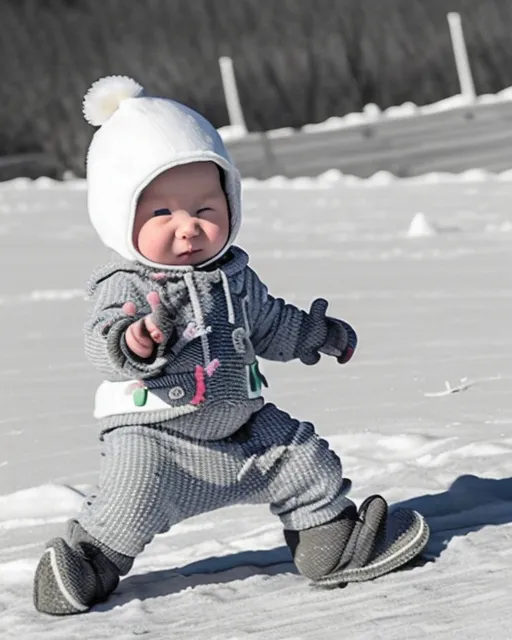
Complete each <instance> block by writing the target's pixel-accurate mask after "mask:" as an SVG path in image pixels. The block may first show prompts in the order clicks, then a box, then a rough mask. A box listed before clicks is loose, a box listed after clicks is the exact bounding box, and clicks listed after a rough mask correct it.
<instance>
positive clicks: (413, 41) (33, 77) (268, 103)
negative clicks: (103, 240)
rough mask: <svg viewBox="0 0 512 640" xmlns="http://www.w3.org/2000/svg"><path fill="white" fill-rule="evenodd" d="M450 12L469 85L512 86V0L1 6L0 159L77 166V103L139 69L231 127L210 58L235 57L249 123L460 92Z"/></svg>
mask: <svg viewBox="0 0 512 640" xmlns="http://www.w3.org/2000/svg"><path fill="white" fill-rule="evenodd" d="M449 11H458V12H460V13H461V15H462V20H463V27H464V32H465V36H466V41H467V45H468V49H469V55H470V60H471V65H472V70H473V74H474V79H475V85H476V89H477V92H478V93H479V94H482V93H493V92H496V91H499V90H500V89H503V88H504V87H506V86H509V85H512V64H511V62H512V61H511V57H512V54H511V53H510V51H511V48H512V47H511V44H512V42H511V41H512V35H511V34H512V2H511V1H510V0H314V1H313V0H138V1H137V0H2V2H1V3H0V80H1V81H0V104H1V107H0V167H1V160H2V156H4V157H5V156H13V155H16V154H29V153H36V154H37V153H43V154H46V156H47V158H48V159H49V160H48V162H49V163H50V164H51V165H52V168H51V170H50V173H51V171H54V174H55V175H59V173H61V172H62V171H64V170H66V169H71V170H73V171H74V172H75V173H76V174H78V175H82V174H83V167H84V152H85V149H86V146H87V144H88V142H89V140H90V137H91V135H92V132H93V130H92V128H91V127H90V126H88V125H87V124H86V123H85V121H84V120H83V118H82V115H81V100H82V97H83V94H84V92H85V91H86V90H87V88H88V87H89V86H90V84H91V83H92V82H93V81H94V80H96V79H97V78H99V77H100V76H102V75H106V74H126V75H130V76H133V77H134V78H135V79H137V80H138V81H139V82H140V83H141V84H143V85H144V86H145V88H146V89H147V90H148V91H149V92H154V93H156V94H160V95H166V96H169V97H173V98H175V99H176V100H179V101H181V102H185V103H187V104H189V105H190V106H192V107H194V108H196V109H198V110H200V111H201V112H203V113H204V114H205V115H206V116H207V117H208V118H210V119H211V120H212V121H213V123H214V124H215V125H216V126H217V127H220V126H223V125H226V124H228V117H227V111H226V107H225V103H224V96H223V92H222V85H221V78H220V72H219V67H218V58H219V56H221V55H228V56H231V57H232V58H233V60H234V65H235V71H236V75H237V81H238V86H239V91H240V97H241V101H242V106H243V110H244V114H245V118H246V122H247V125H248V128H249V130H252V131H256V130H257V131H261V130H268V129H274V128H279V127H290V126H291V127H300V126H302V125H304V124H306V123H310V122H321V121H322V120H325V119H326V118H328V117H330V116H335V115H338V116H340V115H344V114H346V113H348V112H351V111H360V110H361V109H362V107H363V106H364V105H365V104H367V103H369V102H374V103H376V104H378V105H379V106H380V107H381V108H386V107H388V106H391V105H396V104H401V103H402V102H404V101H409V100H410V101H413V102H415V103H416V104H419V105H421V104H426V103H430V102H435V101H437V100H440V99H442V98H445V97H448V96H450V95H453V94H455V93H458V92H459V85H458V81H457V75H456V70H455V64H454V60H453V53H452V49H451V43H450V36H449V30H448V25H447V20H446V14H447V13H448V12H449Z"/></svg>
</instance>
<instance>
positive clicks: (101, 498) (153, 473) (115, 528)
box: [78, 404, 351, 557]
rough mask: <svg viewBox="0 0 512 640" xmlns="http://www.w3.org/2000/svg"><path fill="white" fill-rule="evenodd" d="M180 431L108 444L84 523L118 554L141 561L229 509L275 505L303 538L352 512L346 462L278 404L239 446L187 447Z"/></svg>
mask: <svg viewBox="0 0 512 640" xmlns="http://www.w3.org/2000/svg"><path fill="white" fill-rule="evenodd" d="M171 425H172V423H168V424H167V425H166V426H167V429H166V428H164V427H163V426H160V427H155V426H154V425H151V426H127V427H120V428H117V429H115V430H114V431H111V432H108V433H106V434H105V436H104V442H105V451H104V454H103V458H102V462H103V464H102V469H101V474H100V482H99V491H98V493H97V495H94V496H90V497H89V498H88V500H87V501H86V503H85V504H84V507H83V510H82V512H81V514H80V515H79V517H78V521H79V523H80V524H81V526H82V527H83V528H84V529H85V530H86V531H87V532H88V533H89V534H90V535H91V536H93V537H94V538H96V539H97V540H98V541H100V542H101V543H103V544H105V545H107V546H108V547H110V549H112V550H114V551H117V552H119V553H122V554H124V555H127V556H131V557H135V556H137V555H138V554H139V553H140V552H141V551H142V550H143V549H144V547H145V545H147V544H148V543H149V542H150V541H151V540H152V539H153V537H154V536H155V535H156V534H158V533H164V532H165V531H168V530H169V528H170V527H171V526H172V525H173V524H176V523H178V522H180V521H183V520H185V519H186V518H189V517H191V516H195V515H199V514H201V513H207V512H209V511H213V510H215V509H219V508H221V507H226V506H229V505H235V504H265V503H266V504H269V505H270V509H271V511H272V513H274V514H276V515H277V516H279V517H280V518H281V521H282V523H283V525H284V528H285V529H291V530H300V529H306V528H309V527H313V526H316V525H318V524H322V523H324V522H327V521H328V520H330V519H332V518H334V517H335V516H337V515H338V514H339V513H340V512H341V511H342V510H343V509H344V508H345V507H346V506H347V505H349V504H351V503H350V501H349V499H348V498H346V497H345V496H344V495H343V491H342V472H341V463H340V460H339V458H338V456H337V455H336V454H335V453H334V452H333V451H331V450H330V449H329V447H328V445H327V442H326V441H325V440H322V439H321V438H320V437H318V435H317V434H316V433H315V431H314V428H313V426H312V425H311V424H310V423H307V422H299V421H298V420H294V419H293V418H291V417H290V416H289V415H288V414H287V413H285V412H284V411H281V410H279V409H278V408H277V407H276V406H275V405H273V404H266V405H265V406H264V407H263V408H262V409H260V410H259V411H258V412H256V413H255V414H254V415H253V416H252V418H251V421H250V423H249V425H248V426H249V428H248V429H247V430H245V428H243V429H242V431H241V432H240V434H238V435H239V436H240V437H234V438H232V439H230V440H216V441H199V440H192V439H187V438H186V437H185V436H183V435H181V434H180V435H178V434H176V433H172V432H170V431H169V430H168V428H169V427H170V426H171ZM244 433H245V434H247V435H248V436H249V437H248V438H247V439H245V440H244V438H243V437H242V436H243V435H244Z"/></svg>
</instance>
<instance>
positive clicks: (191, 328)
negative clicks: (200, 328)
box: [182, 322, 197, 341]
mask: <svg viewBox="0 0 512 640" xmlns="http://www.w3.org/2000/svg"><path fill="white" fill-rule="evenodd" d="M196 335H197V325H196V323H195V322H189V323H188V324H187V326H186V328H185V331H184V332H183V333H182V336H183V337H184V338H185V339H186V340H187V341H188V340H192V339H193V338H195V337H196Z"/></svg>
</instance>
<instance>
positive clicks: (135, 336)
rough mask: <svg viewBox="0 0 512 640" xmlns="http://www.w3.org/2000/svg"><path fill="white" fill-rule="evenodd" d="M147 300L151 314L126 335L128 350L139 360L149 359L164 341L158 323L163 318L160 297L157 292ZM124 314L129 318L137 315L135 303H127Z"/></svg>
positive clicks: (132, 327) (131, 328)
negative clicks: (156, 347) (158, 319)
mask: <svg viewBox="0 0 512 640" xmlns="http://www.w3.org/2000/svg"><path fill="white" fill-rule="evenodd" d="M146 300H147V301H148V302H149V306H150V307H151V313H149V314H148V315H146V316H144V317H143V318H141V319H140V320H137V321H136V322H134V323H133V324H131V325H130V326H129V327H128V329H127V330H126V333H125V339H126V344H127V346H128V349H130V351H131V352H132V353H134V354H135V355H137V356H139V358H149V357H150V356H151V355H152V353H153V351H154V349H155V346H156V345H158V344H161V343H162V342H163V341H164V334H163V331H162V329H161V328H160V326H159V323H158V322H157V317H159V316H160V317H161V304H160V296H159V295H158V293H157V292H156V291H152V292H151V293H148V295H147V297H146ZM123 312H124V313H126V315H128V316H134V315H135V314H136V313H137V307H136V306H135V304H134V303H133V302H125V304H124V305H123Z"/></svg>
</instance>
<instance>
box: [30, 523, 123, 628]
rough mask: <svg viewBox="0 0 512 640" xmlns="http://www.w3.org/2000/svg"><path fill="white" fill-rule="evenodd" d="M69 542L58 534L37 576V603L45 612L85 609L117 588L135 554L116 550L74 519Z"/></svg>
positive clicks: (40, 609) (47, 547) (46, 552)
mask: <svg viewBox="0 0 512 640" xmlns="http://www.w3.org/2000/svg"><path fill="white" fill-rule="evenodd" d="M68 539H69V544H68V542H66V541H65V540H64V539H63V538H54V539H53V540H50V541H49V542H48V543H47V545H46V550H45V552H44V554H43V556H42V557H41V560H40V561H39V564H38V566H37V569H36V573H35V578H34V591H33V598H34V606H35V608H36V609H37V610H38V611H40V612H41V613H48V614H51V615H57V616H58V615H69V614H73V613H83V612H85V611H87V610H88V609H89V608H90V607H91V606H92V605H94V604H96V603H98V602H102V601H104V600H106V599H107V598H108V596H109V595H110V594H111V593H112V591H114V589H115V588H116V587H117V585H118V583H119V576H120V575H123V574H125V573H127V572H128V571H129V569H130V567H131V565H132V564H133V558H129V557H128V556H123V555H122V554H120V553H117V552H115V551H112V550H111V549H109V548H108V547H106V546H105V545H101V544H100V543H99V542H98V541H97V540H95V539H94V538H92V537H91V536H89V534H88V533H87V532H86V531H85V530H84V529H82V527H81V526H80V525H79V524H78V522H76V521H71V522H70V527H69V532H68Z"/></svg>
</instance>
